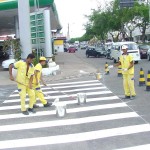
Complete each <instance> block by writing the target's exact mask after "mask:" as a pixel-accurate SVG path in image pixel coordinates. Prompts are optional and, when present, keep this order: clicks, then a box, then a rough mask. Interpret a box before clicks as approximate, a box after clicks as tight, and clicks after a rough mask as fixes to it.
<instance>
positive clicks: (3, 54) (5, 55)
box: [0, 46, 9, 59]
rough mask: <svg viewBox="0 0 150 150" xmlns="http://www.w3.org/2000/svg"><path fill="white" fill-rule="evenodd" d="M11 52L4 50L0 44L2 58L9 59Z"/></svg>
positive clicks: (0, 56) (0, 57)
mask: <svg viewBox="0 0 150 150" xmlns="http://www.w3.org/2000/svg"><path fill="white" fill-rule="evenodd" d="M8 58H9V53H8V51H7V52H4V51H3V46H0V59H8Z"/></svg>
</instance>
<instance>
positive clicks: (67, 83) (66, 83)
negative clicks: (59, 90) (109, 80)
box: [47, 80, 99, 86]
mask: <svg viewBox="0 0 150 150" xmlns="http://www.w3.org/2000/svg"><path fill="white" fill-rule="evenodd" d="M92 82H99V81H98V80H89V81H78V82H63V83H55V84H47V85H48V86H57V85H59V86H60V85H70V84H71V85H72V84H81V83H92Z"/></svg>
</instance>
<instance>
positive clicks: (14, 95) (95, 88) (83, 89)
mask: <svg viewBox="0 0 150 150" xmlns="http://www.w3.org/2000/svg"><path fill="white" fill-rule="evenodd" d="M101 89H107V88H106V87H105V86H104V87H92V88H82V89H75V90H66V91H48V92H44V91H43V93H44V94H54V93H61V92H63V93H69V92H78V91H79V92H81V91H89V90H101ZM27 95H28V94H27ZM16 96H19V93H17V94H12V95H10V96H9V97H16Z"/></svg>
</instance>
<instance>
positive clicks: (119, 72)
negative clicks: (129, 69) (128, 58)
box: [118, 65, 122, 77]
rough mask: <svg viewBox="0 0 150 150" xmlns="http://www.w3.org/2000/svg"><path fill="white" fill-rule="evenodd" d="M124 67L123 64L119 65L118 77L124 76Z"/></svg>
mask: <svg viewBox="0 0 150 150" xmlns="http://www.w3.org/2000/svg"><path fill="white" fill-rule="evenodd" d="M121 69H122V67H121V65H119V66H118V77H122V70H121Z"/></svg>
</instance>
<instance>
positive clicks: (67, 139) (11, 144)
mask: <svg viewBox="0 0 150 150" xmlns="http://www.w3.org/2000/svg"><path fill="white" fill-rule="evenodd" d="M146 131H150V125H149V124H142V125H134V126H126V127H120V128H112V129H105V130H97V131H91V132H82V133H75V134H67V135H57V136H47V137H36V138H28V139H16V140H7V141H1V142H0V149H8V148H21V147H26V148H27V147H31V146H42V145H52V144H61V143H71V142H82V141H87V140H95V139H101V138H106V137H113V136H120V135H129V134H134V133H141V132H146Z"/></svg>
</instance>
